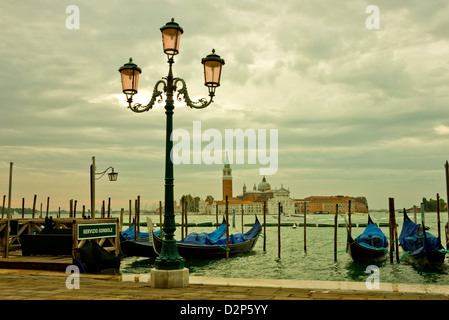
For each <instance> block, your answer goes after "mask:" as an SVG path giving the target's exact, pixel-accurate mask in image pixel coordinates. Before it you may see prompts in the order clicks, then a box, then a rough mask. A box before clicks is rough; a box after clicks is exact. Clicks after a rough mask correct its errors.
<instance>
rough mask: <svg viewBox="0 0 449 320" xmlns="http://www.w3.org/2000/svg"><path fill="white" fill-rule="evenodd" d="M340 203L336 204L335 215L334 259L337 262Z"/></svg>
mask: <svg viewBox="0 0 449 320" xmlns="http://www.w3.org/2000/svg"><path fill="white" fill-rule="evenodd" d="M337 220H338V203H336V204H335V217H334V261H335V262H337V227H338V225H337V223H338V221H337Z"/></svg>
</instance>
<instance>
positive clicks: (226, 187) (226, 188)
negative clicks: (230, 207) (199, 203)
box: [222, 152, 232, 200]
mask: <svg viewBox="0 0 449 320" xmlns="http://www.w3.org/2000/svg"><path fill="white" fill-rule="evenodd" d="M222 181H223V200H225V199H226V196H228V199H231V198H232V169H231V165H230V164H229V159H228V153H227V152H226V158H225V163H224V167H223V178H222Z"/></svg>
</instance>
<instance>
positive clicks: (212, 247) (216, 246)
mask: <svg viewBox="0 0 449 320" xmlns="http://www.w3.org/2000/svg"><path fill="white" fill-rule="evenodd" d="M261 229H262V226H261V224H260V222H259V220H258V219H257V217H256V221H255V223H254V225H253V226H252V228H251V229H250V230H249V231H248V232H246V233H245V234H242V233H238V234H235V235H230V236H229V255H230V256H232V255H238V254H243V253H247V252H249V251H250V250H251V249H252V248H253V247H254V246H255V245H256V242H257V239H258V238H259V234H260V231H261ZM150 233H151V231H150ZM209 240H214V239H209ZM209 240H206V241H203V240H201V241H199V239H198V238H190V239H189V237H186V238H185V239H184V241H177V242H176V245H177V248H178V253H179V255H180V256H181V257H183V258H203V259H209V258H217V257H226V250H227V248H226V236H224V237H221V238H219V239H216V240H214V241H209ZM153 246H154V249H155V251H156V252H157V253H159V252H161V248H162V239H161V238H160V237H159V236H157V235H155V234H154V233H153Z"/></svg>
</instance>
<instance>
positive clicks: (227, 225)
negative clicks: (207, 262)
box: [225, 196, 229, 260]
mask: <svg viewBox="0 0 449 320" xmlns="http://www.w3.org/2000/svg"><path fill="white" fill-rule="evenodd" d="M225 210H226V211H225V212H226V260H228V259H229V212H228V196H226V209H225Z"/></svg>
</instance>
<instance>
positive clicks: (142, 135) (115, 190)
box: [0, 0, 449, 210]
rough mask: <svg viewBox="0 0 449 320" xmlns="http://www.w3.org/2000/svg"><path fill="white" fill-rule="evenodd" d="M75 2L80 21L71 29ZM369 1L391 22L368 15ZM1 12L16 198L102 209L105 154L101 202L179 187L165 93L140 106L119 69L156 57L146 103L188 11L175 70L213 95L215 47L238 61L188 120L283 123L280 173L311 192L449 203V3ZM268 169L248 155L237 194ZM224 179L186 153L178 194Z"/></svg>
mask: <svg viewBox="0 0 449 320" xmlns="http://www.w3.org/2000/svg"><path fill="white" fill-rule="evenodd" d="M69 5H76V6H78V8H79V10H80V28H79V29H73V30H69V29H67V28H66V19H67V18H68V17H69V14H68V13H66V8H67V7H68V6H69ZM369 5H376V6H377V7H378V8H379V10H380V29H378V30H376V29H373V30H370V29H367V27H366V25H365V21H366V19H367V18H368V17H369V16H370V14H369V13H366V12H365V10H366V7H367V6H369ZM0 16H1V19H0V30H1V31H0V43H1V45H0V74H1V77H0V92H1V104H0V112H1V115H0V193H1V194H7V191H8V173H9V170H8V168H9V162H10V161H12V162H14V181H13V199H12V200H13V206H20V203H21V199H22V197H25V199H26V206H27V207H30V206H31V202H32V198H33V195H34V194H37V195H38V201H40V202H45V201H46V198H47V197H48V196H50V197H51V204H50V205H51V208H50V209H51V210H57V206H62V207H63V208H67V207H68V204H69V200H70V199H78V203H80V204H85V205H86V206H88V205H89V166H90V164H91V158H92V156H95V157H96V162H97V171H102V170H104V169H106V168H107V167H109V166H113V167H114V168H115V170H116V171H118V172H119V178H118V181H117V182H115V183H112V182H109V181H108V180H107V178H106V177H104V178H103V179H101V180H99V181H97V200H98V203H99V202H100V201H101V200H102V199H107V197H111V198H112V205H113V208H114V209H119V208H121V207H124V208H127V206H128V200H129V199H134V198H136V197H137V195H140V196H141V198H142V201H143V203H144V204H150V203H152V202H156V201H159V200H163V197H164V157H165V151H164V148H165V114H164V109H163V106H157V107H155V108H154V109H153V110H150V111H149V112H148V113H143V114H136V113H133V112H131V111H130V110H128V109H127V108H126V104H125V99H124V97H123V94H121V83H120V75H119V73H118V71H117V70H118V68H119V67H120V66H121V65H123V64H124V63H126V62H127V61H128V58H129V57H133V60H134V62H135V63H137V64H138V65H139V66H140V67H141V68H142V70H143V72H142V75H141V79H140V88H139V94H137V95H136V96H135V99H134V100H135V101H136V102H141V103H145V104H146V103H147V102H148V100H149V98H150V93H151V91H152V88H153V86H154V84H155V83H156V81H157V80H159V79H160V78H162V77H164V76H166V74H167V71H168V65H167V63H166V57H165V55H164V54H163V52H162V41H161V34H160V31H159V28H160V27H161V26H162V25H164V24H165V23H166V22H168V21H170V19H171V18H172V17H174V18H175V21H177V22H178V23H179V24H180V25H181V26H182V27H183V29H184V34H183V36H182V40H181V49H180V51H181V52H180V54H179V55H178V56H176V57H175V64H174V73H175V76H178V77H182V78H183V79H185V80H186V83H187V86H188V89H189V93H190V94H191V97H192V98H196V99H198V98H201V97H204V96H207V89H206V88H205V87H204V85H203V71H202V65H201V58H203V57H205V56H206V55H207V54H209V53H210V52H211V50H212V48H215V50H216V53H217V54H219V55H220V56H221V57H222V58H224V59H225V61H226V64H225V66H224V69H223V74H222V83H221V87H220V88H218V89H217V92H216V97H215V103H213V104H212V105H211V106H209V107H208V108H206V109H202V110H193V109H190V108H188V107H185V106H184V105H182V103H181V104H179V106H178V105H177V108H176V110H175V114H174V125H175V128H184V129H186V130H188V131H189V132H192V125H193V121H201V125H202V129H203V131H204V130H206V129H209V128H215V129H218V130H219V131H220V132H222V133H223V136H224V130H225V129H237V128H239V129H242V130H246V129H255V130H257V129H267V130H269V129H277V130H278V135H279V169H278V171H277V173H276V174H275V175H272V176H268V177H267V180H268V182H270V184H271V186H272V187H273V188H275V187H277V188H279V187H280V186H281V184H283V186H284V187H286V188H287V187H288V188H289V189H290V191H291V193H292V196H293V197H295V198H303V197H307V196H311V195H337V194H343V195H351V196H365V197H366V198H367V199H368V203H369V205H370V208H387V207H388V198H389V197H394V198H395V203H396V206H397V208H402V207H411V206H412V205H414V204H415V205H419V203H420V201H421V199H422V197H427V198H434V199H435V198H436V193H440V196H441V197H442V198H444V199H445V200H446V188H445V176H444V163H445V161H446V160H447V159H449V155H448V153H447V146H448V142H449V110H448V109H449V108H448V101H449V99H448V98H449V90H448V83H449V73H448V69H449V58H448V57H449V39H448V38H449V33H448V30H449V20H448V19H447V17H449V5H448V2H447V1H445V0H441V1H438V0H434V1H432V2H431V3H428V2H423V1H418V0H416V1H394V2H393V3H391V1H385V0H376V1H374V2H368V1H358V0H354V1H344V2H343V1H298V0H285V1H262V2H261V1H249V0H245V1H242V0H223V1H206V0H196V1H150V0H147V1H144V0H140V1H138V0H133V1H118V0H110V1H85V0H78V1H72V0H71V1H15V2H4V3H2V4H1V5H0ZM206 144H207V142H205V143H203V146H204V145H206ZM233 160H235V159H233ZM260 167H261V165H260V164H247V163H246V164H242V165H238V164H233V165H232V169H233V177H234V179H233V182H234V194H239V193H241V190H242V187H243V184H244V183H246V185H247V186H248V187H252V186H253V184H254V183H256V184H257V183H259V182H260V181H261V179H262V177H261V176H259V168H260ZM221 176H222V165H221V164H213V165H206V164H190V165H182V164H181V165H177V166H175V199H179V198H180V197H181V196H182V195H183V194H187V193H191V194H194V195H196V196H200V197H201V198H203V199H204V198H205V197H206V196H207V195H209V194H210V195H212V196H213V197H215V198H216V199H219V200H221ZM98 206H99V204H97V207H98Z"/></svg>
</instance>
